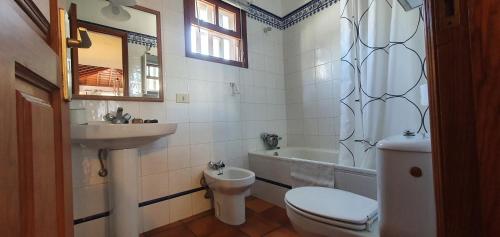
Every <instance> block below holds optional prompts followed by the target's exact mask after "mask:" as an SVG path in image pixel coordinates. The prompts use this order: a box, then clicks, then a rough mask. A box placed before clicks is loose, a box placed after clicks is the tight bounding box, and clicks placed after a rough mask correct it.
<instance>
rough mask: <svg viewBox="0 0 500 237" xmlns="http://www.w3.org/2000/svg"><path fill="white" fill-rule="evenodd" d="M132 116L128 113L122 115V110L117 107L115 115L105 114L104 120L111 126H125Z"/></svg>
mask: <svg viewBox="0 0 500 237" xmlns="http://www.w3.org/2000/svg"><path fill="white" fill-rule="evenodd" d="M131 118H132V116H131V115H130V114H128V113H126V114H123V108H122V107H118V109H117V110H116V113H115V114H112V113H107V114H106V115H104V120H106V121H110V122H111V123H112V124H125V123H128V122H129V120H130V119H131Z"/></svg>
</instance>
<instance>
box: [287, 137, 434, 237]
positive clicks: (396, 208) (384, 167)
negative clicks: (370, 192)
mask: <svg viewBox="0 0 500 237" xmlns="http://www.w3.org/2000/svg"><path fill="white" fill-rule="evenodd" d="M377 189H378V195H377V199H378V202H377V201H375V200H372V199H370V198H367V197H364V196H361V195H358V194H354V193H351V192H347V191H343V190H339V189H335V188H325V187H300V188H295V189H292V190H290V191H288V192H287V193H286V195H285V204H286V212H287V215H288V217H289V219H290V221H291V223H292V224H293V226H294V228H295V230H296V231H297V232H298V233H299V234H300V236H303V237H378V236H383V237H400V236H405V237H424V236H425V237H434V236H436V216H435V206H434V205H435V203H434V186H433V178H432V160H431V144H430V139H429V138H428V137H426V136H424V135H422V134H417V135H416V136H393V137H389V138H386V139H384V140H382V141H380V142H379V143H378V145H377Z"/></svg>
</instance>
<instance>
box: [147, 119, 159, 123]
mask: <svg viewBox="0 0 500 237" xmlns="http://www.w3.org/2000/svg"><path fill="white" fill-rule="evenodd" d="M144 123H158V119H146V120H144Z"/></svg>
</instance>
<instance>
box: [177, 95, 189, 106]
mask: <svg viewBox="0 0 500 237" xmlns="http://www.w3.org/2000/svg"><path fill="white" fill-rule="evenodd" d="M175 97H176V102H177V103H185V104H189V94H176V96H175Z"/></svg>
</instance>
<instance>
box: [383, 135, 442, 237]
mask: <svg viewBox="0 0 500 237" xmlns="http://www.w3.org/2000/svg"><path fill="white" fill-rule="evenodd" d="M377 187H378V194H377V196H378V203H379V204H378V205H379V226H380V236H384V237H401V236H405V237H434V236H436V235H437V234H436V212H435V199H434V183H433V176H432V157H431V142H430V139H429V138H428V137H424V135H422V134H417V135H416V136H403V135H401V136H393V137H389V138H386V139H384V140H382V141H380V142H379V143H378V144H377Z"/></svg>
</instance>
